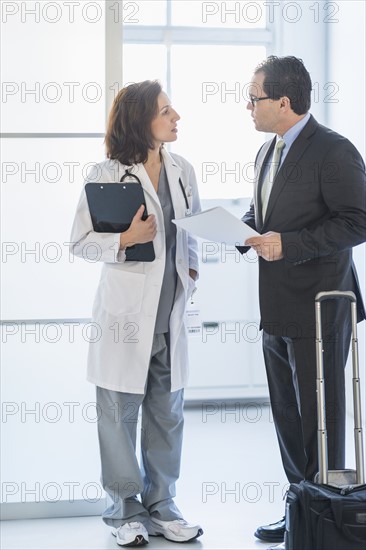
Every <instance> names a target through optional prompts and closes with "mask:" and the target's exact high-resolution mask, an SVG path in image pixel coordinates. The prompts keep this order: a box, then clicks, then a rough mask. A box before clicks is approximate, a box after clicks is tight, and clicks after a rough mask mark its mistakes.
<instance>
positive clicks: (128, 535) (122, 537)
mask: <svg viewBox="0 0 366 550" xmlns="http://www.w3.org/2000/svg"><path fill="white" fill-rule="evenodd" d="M112 535H114V536H115V537H117V544H118V545H119V546H142V545H143V544H147V543H148V542H149V535H148V532H147V531H146V529H145V527H144V526H143V525H142V523H140V522H139V521H131V522H130V523H124V524H123V525H121V527H118V528H117V529H112Z"/></svg>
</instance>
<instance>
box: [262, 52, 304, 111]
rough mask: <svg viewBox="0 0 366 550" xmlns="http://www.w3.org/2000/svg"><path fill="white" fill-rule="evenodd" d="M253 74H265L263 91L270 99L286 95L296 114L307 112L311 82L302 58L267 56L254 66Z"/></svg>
mask: <svg viewBox="0 0 366 550" xmlns="http://www.w3.org/2000/svg"><path fill="white" fill-rule="evenodd" d="M254 72H255V74H257V73H259V72H263V73H264V75H265V78H264V83H263V91H264V92H265V94H266V95H267V96H268V97H270V98H271V99H280V97H284V96H286V97H288V98H289V100H290V102H291V109H292V110H293V111H294V112H295V113H296V114H297V115H303V114H305V113H307V112H308V110H309V109H310V105H311V99H310V96H311V89H312V83H311V78H310V74H309V73H308V71H307V70H306V68H305V65H304V63H303V61H302V59H298V58H297V57H293V56H290V55H289V56H286V57H276V56H275V55H271V56H269V57H268V58H267V59H266V60H265V61H263V62H262V63H260V64H259V65H258V66H257V67H256V68H255V71H254Z"/></svg>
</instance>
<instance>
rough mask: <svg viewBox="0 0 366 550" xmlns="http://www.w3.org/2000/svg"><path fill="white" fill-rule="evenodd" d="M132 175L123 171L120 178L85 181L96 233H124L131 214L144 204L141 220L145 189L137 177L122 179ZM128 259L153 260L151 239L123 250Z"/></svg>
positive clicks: (135, 260) (130, 260)
mask: <svg viewBox="0 0 366 550" xmlns="http://www.w3.org/2000/svg"><path fill="white" fill-rule="evenodd" d="M127 176H129V177H131V176H132V177H134V178H136V176H134V175H133V174H129V173H126V174H125V175H124V176H123V178H121V182H115V183H92V182H91V183H87V184H86V185H85V193H86V198H87V201H88V206H89V211H90V216H91V219H92V223H93V229H94V231H96V232H98V233H123V232H124V231H126V230H127V229H128V228H129V227H130V225H131V222H132V218H133V217H134V215H135V214H136V212H137V210H138V209H139V208H140V206H141V205H142V204H143V205H144V206H145V210H144V214H143V216H142V219H143V220H146V218H147V216H148V214H147V210H146V203H145V197H144V192H143V189H142V185H141V183H139V180H138V178H136V180H138V181H129V182H124V181H123V180H124V178H125V177H127ZM125 252H126V261H128V262H152V261H154V260H155V252H154V245H153V242H152V241H150V242H148V243H143V244H135V245H134V246H129V247H127V248H126V250H125Z"/></svg>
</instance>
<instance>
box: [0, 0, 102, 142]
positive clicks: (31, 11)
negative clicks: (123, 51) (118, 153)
mask: <svg viewBox="0 0 366 550" xmlns="http://www.w3.org/2000/svg"><path fill="white" fill-rule="evenodd" d="M11 6H13V11H14V13H10V7H11ZM104 9H105V3H104V2H87V3H83V2H57V3H56V2H7V3H6V5H5V4H4V6H3V10H2V29H1V30H2V43H3V44H6V48H2V55H1V67H2V68H1V77H2V81H3V82H2V102H1V111H2V112H1V115H2V131H3V132H104V129H105V128H104V111H105V93H104V85H105V62H104V55H105V46H104V39H105V29H104V27H105V13H104Z"/></svg>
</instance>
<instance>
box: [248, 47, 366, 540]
mask: <svg viewBox="0 0 366 550" xmlns="http://www.w3.org/2000/svg"><path fill="white" fill-rule="evenodd" d="M311 89H312V84H311V79H310V75H309V73H308V71H307V70H306V68H305V66H304V64H303V62H302V61H301V60H300V59H297V58H295V57H282V58H278V57H275V56H271V57H269V58H268V59H267V60H265V61H264V62H263V63H261V64H260V65H259V66H258V67H257V68H256V70H255V73H254V75H253V78H252V81H251V84H250V89H249V94H250V101H249V102H248V105H247V108H248V109H249V110H250V111H251V116H252V118H253V122H254V125H255V128H256V129H257V130H258V131H261V132H273V133H275V134H276V136H275V137H274V138H273V139H271V140H270V141H268V142H266V143H265V144H264V145H263V146H262V148H261V149H260V151H259V152H258V155H257V158H256V162H255V169H256V182H255V189H254V198H253V201H252V204H251V207H250V210H249V211H248V212H247V213H246V214H245V215H244V217H243V221H244V222H246V223H247V224H248V225H250V226H251V227H253V228H254V229H256V230H257V231H258V232H259V233H260V235H259V236H258V237H253V238H251V239H249V240H247V241H246V242H245V245H246V246H251V247H252V248H254V249H255V250H256V252H257V254H258V256H259V299H260V311H261V326H262V328H263V353H264V360H265V366H266V372H267V378H268V386H269V392H270V399H271V406H272V410H273V418H274V423H275V427H276V432H277V437H278V442H279V446H280V452H281V458H282V463H283V467H284V470H285V473H286V476H287V478H288V481H289V482H290V483H297V482H300V481H301V480H302V479H313V477H314V475H315V473H316V472H317V469H318V457H317V420H316V355H315V309H314V299H315V295H316V294H317V293H318V292H320V291H327V290H352V291H353V292H354V293H355V294H356V297H357V304H358V320H359V321H361V320H362V319H365V317H366V316H365V309H364V306H363V302H362V297H361V293H360V288H359V284H358V279H357V274H356V270H355V266H354V264H353V260H352V247H354V246H356V245H358V244H360V243H362V242H364V241H365V240H366V179H365V166H364V163H363V161H362V158H361V156H360V154H359V153H358V151H357V150H356V149H355V147H354V146H353V145H352V143H350V142H349V141H348V140H347V139H346V138H344V137H342V136H341V135H339V134H337V133H335V132H333V131H331V130H330V129H328V128H326V127H324V126H321V125H320V124H318V123H317V122H316V120H315V119H314V118H313V116H312V115H310V113H309V112H308V111H309V109H310V95H311ZM239 250H240V251H241V252H245V251H246V250H247V248H246V247H239ZM322 321H323V336H324V369H325V388H326V409H327V428H328V459H329V468H330V469H341V468H344V466H345V464H344V458H345V457H344V455H345V389H344V385H345V384H344V367H345V364H346V360H347V355H348V351H349V346H350V337H351V327H350V314H349V303H348V302H346V301H345V300H333V301H328V302H325V303H324V304H323V306H322ZM284 531H285V525H284V519H282V520H280V521H279V522H277V523H274V524H270V525H264V526H261V527H258V529H257V531H256V532H255V536H256V537H257V538H259V539H261V540H264V541H270V542H281V541H283V537H284ZM280 547H283V548H284V546H283V545H280ZM280 547H278V548H280Z"/></svg>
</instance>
